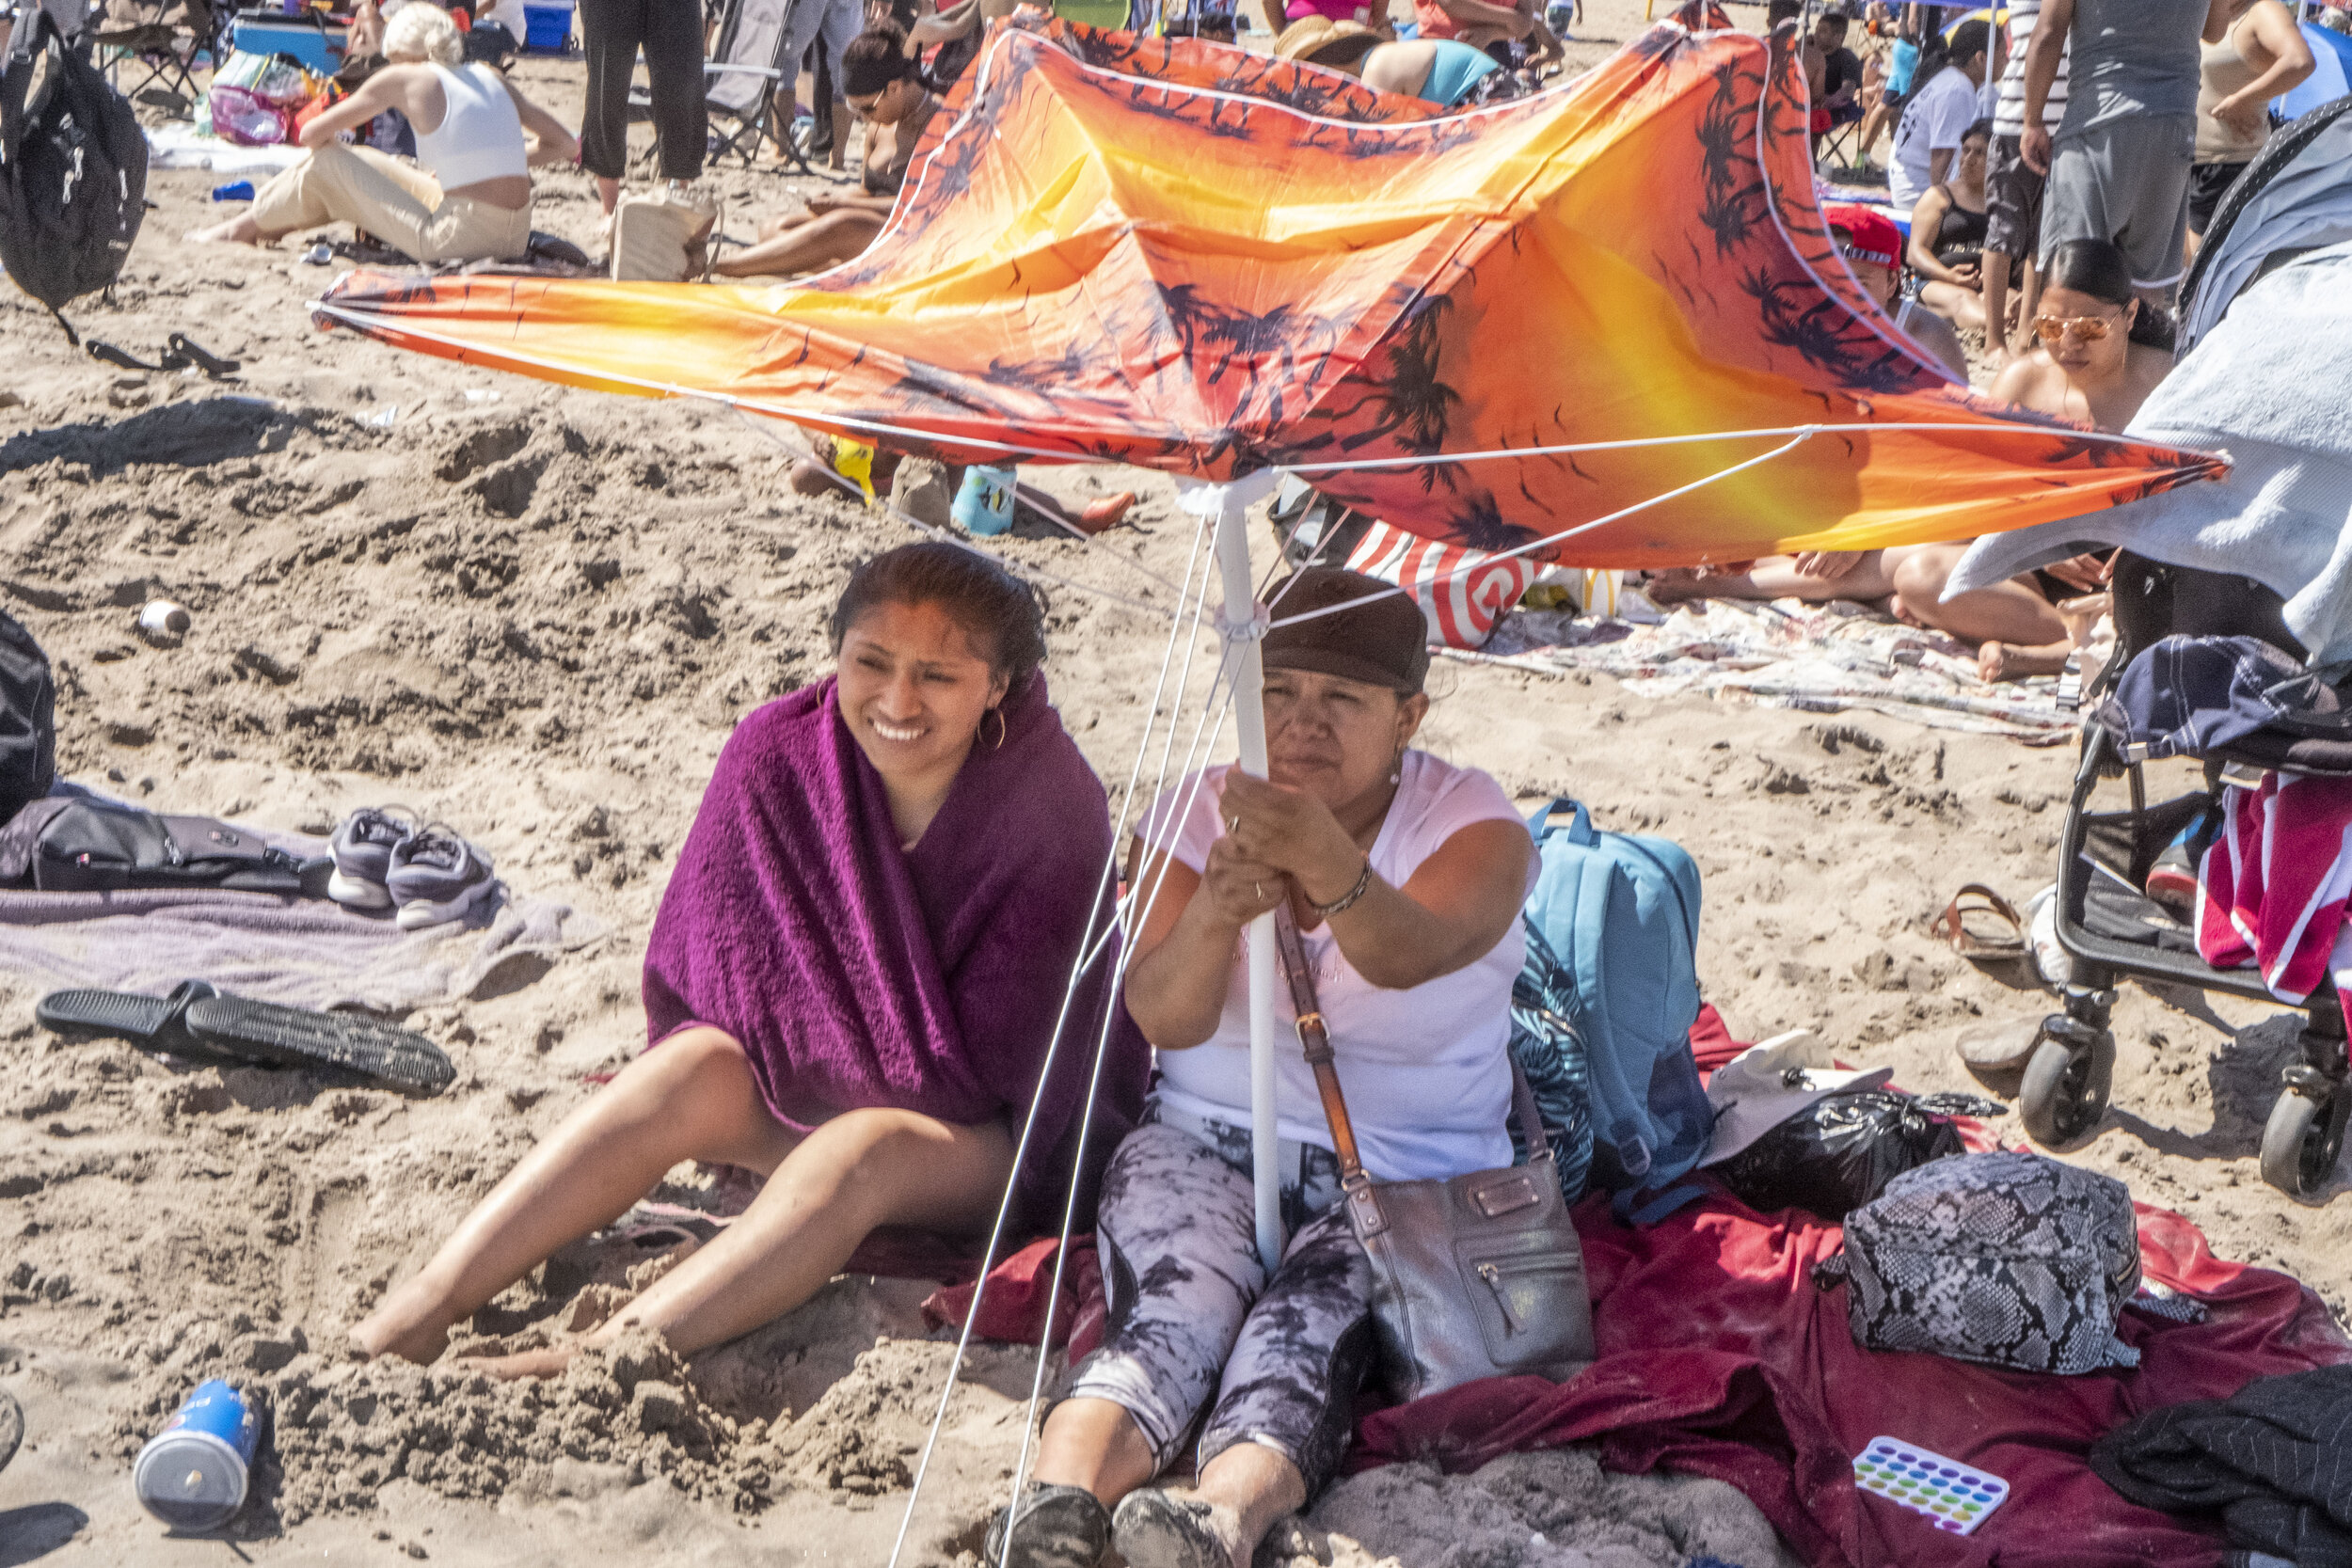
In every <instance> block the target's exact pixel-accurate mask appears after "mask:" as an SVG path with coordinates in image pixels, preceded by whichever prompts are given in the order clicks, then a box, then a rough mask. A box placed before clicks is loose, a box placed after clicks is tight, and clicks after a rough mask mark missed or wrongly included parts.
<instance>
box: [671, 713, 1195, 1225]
mask: <svg viewBox="0 0 2352 1568" xmlns="http://www.w3.org/2000/svg"><path fill="white" fill-rule="evenodd" d="M1001 711H1002V713H1003V715H1004V720H1005V724H1004V729H1003V731H1002V735H1001V744H997V745H990V744H987V743H986V742H981V743H978V744H976V745H975V746H974V747H973V749H972V754H971V756H970V757H969V758H968V759H966V761H965V762H964V765H963V767H962V768H961V771H959V772H958V773H957V775H956V780H955V783H954V784H953V785H952V786H951V787H950V788H949V790H948V793H947V799H946V803H945V804H943V805H942V806H941V807H940V809H939V815H938V816H936V817H934V818H932V820H931V824H930V827H929V828H928V829H926V830H925V831H924V833H923V837H922V839H921V840H920V841H919V842H918V843H917V844H916V845H915V846H914V848H912V849H901V848H900V847H899V845H898V832H897V830H896V828H895V827H894V826H893V825H892V822H891V817H890V803H889V800H888V798H887V796H886V795H885V794H884V792H883V789H882V776H881V775H880V774H878V773H876V772H875V771H874V768H873V765H872V764H871V763H869V762H868V761H866V754H865V753H864V752H861V751H860V750H859V749H858V745H857V742H856V740H855V739H854V738H853V737H852V736H850V730H849V726H848V725H847V724H846V723H845V722H844V721H843V720H842V718H841V713H840V707H839V705H838V703H837V701H836V700H835V696H834V681H833V680H832V679H831V678H828V679H826V680H825V681H823V682H822V683H821V684H819V685H817V686H814V687H809V688H805V689H802V690H799V691H795V692H793V693H791V694H790V695H789V696H786V697H782V698H779V699H777V700H776V701H775V702H772V703H769V704H767V705H765V706H763V707H760V708H758V709H756V710H755V711H754V712H753V713H751V714H750V715H749V716H747V717H746V718H745V719H744V720H743V721H742V723H741V724H739V725H738V726H737V728H736V731H735V733H734V735H733V736H729V737H728V740H727V743H726V746H725V748H724V749H723V751H722V752H720V753H719V766H718V768H717V770H716V771H715V772H713V773H712V775H711V779H710V787H709V789H708V790H707V791H706V792H705V794H704V796H703V802H702V809H701V811H700V812H698V813H697V814H696V816H695V817H694V826H693V828H692V829H691V831H690V832H688V833H687V835H686V844H685V847H683V848H682V849H680V850H679V852H678V862H677V869H676V871H675V873H674V874H673V875H672V877H671V879H670V885H669V888H668V890H667V891H666V892H665V893H663V895H662V897H661V911H660V914H659V915H658V916H657V917H656V918H655V920H654V927H653V940H652V942H650V944H649V945H648V947H647V949H646V953H645V981H644V996H645V1027H646V1030H647V1034H648V1037H649V1038H650V1039H652V1040H653V1041H655V1042H659V1041H660V1040H662V1039H664V1038H666V1037H669V1036H670V1035H673V1034H675V1033H676V1032H677V1031H678V1030H680V1029H682V1028H686V1027H689V1026H691V1025H693V1024H707V1025H710V1026H713V1027H716V1028H719V1029H723V1030H724V1031H725V1032H726V1033H727V1034H729V1035H731V1036H733V1037H735V1038H736V1039H737V1040H738V1041H739V1042H740V1043H741V1045H742V1047H743V1050H744V1053H745V1054H746V1055H747V1056H748V1057H749V1058H750V1059H751V1066H752V1072H753V1074H754V1076H755V1078H756V1079H757V1080H758V1083H759V1091H760V1096H761V1098H762V1099H763V1100H765V1101H767V1105H768V1109H769V1110H770V1111H771V1112H772V1113H773V1114H774V1115H775V1117H776V1119H777V1120H779V1121H781V1122H782V1123H784V1125H785V1126H787V1127H788V1128H790V1129H792V1130H793V1131H795V1132H806V1131H808V1130H809V1129H811V1128H814V1127H816V1126H817V1125H818V1123H820V1122H823V1121H825V1120H827V1119H829V1118H830V1117H834V1116H838V1115H839V1114H840V1113H842V1112H844V1111H849V1110H855V1109H859V1108H862V1107H867V1106H890V1107H894V1108H897V1109H899V1110H906V1111H915V1112H919V1113H921V1114H923V1115H925V1116H930V1117H937V1118H939V1119H940V1120H942V1121H946V1122H954V1123H960V1124H963V1125H967V1126H969V1125H977V1124H979V1123H982V1122H989V1121H995V1122H1000V1123H1003V1124H1004V1125H1005V1126H1006V1127H1007V1128H1008V1129H1009V1131H1011V1132H1013V1133H1014V1134H1015V1135H1018V1133H1019V1132H1020V1127H1021V1119H1022V1117H1024V1116H1025V1114H1026V1112H1027V1109H1028V1105H1029V1101H1030V1097H1031V1095H1032V1094H1033V1093H1035V1091H1036V1088H1037V1084H1038V1075H1039V1073H1040V1071H1041V1069H1042V1068H1043V1067H1044V1065H1045V1060H1046V1053H1047V1049H1048V1047H1049V1046H1050V1045H1051V1044H1052V1042H1053V1038H1054V1030H1055V1021H1056V1019H1057V1017H1059V1016H1060V1014H1061V1008H1062V996H1063V988H1064V985H1065V983H1066V981H1067V979H1068V977H1069V974H1070V970H1071V967H1072V965H1073V962H1074V961H1075V959H1076V958H1077V956H1078V953H1079V949H1080V947H1081V945H1082V944H1083V943H1084V942H1086V939H1087V937H1088V935H1089V930H1092V931H1095V932H1100V931H1101V930H1102V929H1103V928H1104V926H1105V925H1106V923H1107V922H1108V920H1109V918H1110V899H1109V896H1108V894H1107V892H1105V893H1104V895H1102V896H1101V897H1100V898H1099V899H1098V896H1097V892H1096V890H1097V887H1098V885H1099V884H1100V881H1101V878H1102V873H1103V866H1104V861H1105V859H1106V858H1107V857H1108V855H1109V853H1110V847H1111V827H1110V818H1109V815H1108V812H1107V810H1106V808H1105V804H1104V794H1103V786H1102V784H1100V783H1099V782H1098V781H1097V780H1096V779H1095V777H1094V774H1093V772H1092V770H1091V769H1089V768H1088V767H1087V763H1086V759H1085V758H1084V757H1083V756H1081V755H1080V754H1079V752H1078V748H1077V745H1076V743H1075V742H1073V740H1072V739H1071V738H1070V736H1069V734H1068V732H1067V731H1065V730H1064V729H1063V728H1062V725H1061V717H1060V715H1059V714H1057V712H1055V710H1054V708H1053V706H1052V705H1051V704H1050V703H1049V702H1048V701H1047V700H1046V693H1045V680H1044V677H1043V676H1042V675H1033V676H1031V677H1030V679H1029V681H1028V682H1027V684H1026V686H1025V689H1023V690H1021V691H1020V692H1018V693H1015V694H1013V695H1010V696H1009V697H1007V698H1006V700H1005V702H1004V704H1003V706H1002V709H1001ZM993 728H994V726H993V725H986V724H984V725H983V726H982V729H983V731H986V730H988V729H993ZM1117 952H1118V949H1117V946H1116V944H1115V943H1112V944H1108V945H1107V946H1106V950H1105V952H1104V954H1103V955H1101V956H1100V957H1098V958H1096V960H1095V962H1094V963H1093V964H1092V965H1091V966H1090V967H1089V971H1088V974H1087V977H1086V979H1085V981H1084V982H1083V983H1082V984H1081V985H1080V986H1079V988H1078V990H1077V993H1076V995H1075V996H1074V997H1073V998H1072V1005H1071V1008H1070V1013H1069V1019H1068V1022H1066V1023H1065V1024H1064V1025H1063V1028H1062V1044H1061V1049H1060V1050H1059V1051H1058V1052H1057V1053H1056V1054H1055V1057H1054V1063H1053V1071H1052V1075H1051V1079H1050V1081H1049V1082H1048V1083H1047V1084H1046V1086H1045V1091H1044V1094H1043V1097H1042V1101H1041V1104H1040V1105H1039V1108H1038V1117H1037V1126H1036V1129H1035V1131H1034V1132H1031V1134H1030V1139H1029V1151H1028V1155H1027V1157H1026V1158H1025V1160H1024V1161H1023V1163H1022V1168H1021V1171H1020V1173H1019V1198H1020V1202H1019V1204H1018V1206H1017V1210H1016V1212H1017V1214H1018V1215H1019V1216H1021V1217H1022V1219H1023V1221H1024V1223H1025V1224H1031V1225H1046V1226H1057V1225H1058V1224H1059V1221H1060V1217H1061V1206H1062V1202H1063V1200H1064V1198H1065V1196H1066V1195H1067V1194H1068V1192H1069V1191H1070V1183H1071V1181H1072V1180H1073V1177H1076V1178H1078V1179H1079V1180H1080V1186H1081V1194H1080V1196H1081V1206H1080V1211H1079V1213H1078V1216H1077V1225H1078V1227H1079V1228H1080V1229H1085V1228H1086V1227H1089V1225H1091V1223H1092V1218H1093V1206H1092V1191H1093V1186H1094V1179H1095V1178H1097V1177H1098V1176H1099V1175H1100V1172H1101V1170H1102V1166H1103V1164H1104V1161H1105V1160H1107V1159H1108V1158H1109V1156H1110V1153H1111V1150H1112V1149H1113V1148H1115V1147H1117V1145H1118V1143H1119V1140H1120V1138H1121V1137H1122V1136H1124V1135H1125V1133H1126V1132H1128V1131H1129V1130H1130V1129H1131V1128H1133V1127H1134V1126H1135V1124H1136V1117H1137V1116H1138V1115H1139V1113H1140V1111H1141V1107H1142V1101H1143V1089H1144V1083H1145V1080H1146V1078H1147V1076H1148V1075H1149V1073H1150V1068H1151V1050H1150V1047H1149V1046H1148V1045H1147V1044H1146V1043H1145V1041H1144V1039H1143V1037H1142V1035H1141V1034H1140V1032H1138V1031H1137V1030H1136V1026H1135V1024H1134V1023H1133V1022H1131V1021H1130V1020H1129V1019H1128V1018H1127V1015H1126V1010H1125V1009H1124V1008H1123V1007H1118V1008H1117V1016H1116V1018H1115V1019H1114V1020H1113V1022H1112V1025H1111V1032H1110V1043H1109V1047H1108V1051H1107V1053H1106V1055H1105V1058H1104V1063H1103V1072H1102V1079H1101V1083H1100V1085H1099V1087H1098V1089H1097V1091H1096V1093H1097V1101H1098V1103H1097V1106H1096V1110H1095V1114H1094V1117H1093V1124H1092V1127H1091V1128H1090V1130H1089V1132H1088V1134H1087V1148H1086V1158H1085V1161H1084V1165H1085V1169H1084V1170H1080V1169H1079V1168H1078V1166H1079V1161H1078V1160H1077V1158H1076V1156H1077V1148H1076V1145H1077V1138H1078V1126H1079V1119H1080V1118H1079V1113H1080V1112H1081V1110H1082V1109H1083V1108H1084V1105H1085V1102H1086V1095H1087V1082H1088V1077H1089V1069H1091V1066H1092V1059H1093V1051H1094V1045H1095V1042H1096V1041H1097V1040H1098V1039H1100V1038H1101V1037H1102V1030H1103V1017H1104V1008H1105V1007H1115V1006H1117V1005H1116V1001H1115V999H1114V998H1113V997H1112V996H1111V995H1110V986H1109V984H1108V980H1109V975H1110V974H1111V971H1112V966H1113V961H1114V960H1115V958H1116V957H1117Z"/></svg>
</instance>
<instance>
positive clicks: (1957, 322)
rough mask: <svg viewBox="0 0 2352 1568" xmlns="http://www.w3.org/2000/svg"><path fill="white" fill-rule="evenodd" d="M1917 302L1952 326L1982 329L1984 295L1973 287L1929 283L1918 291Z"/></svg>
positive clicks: (1988, 259)
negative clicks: (1965, 287)
mask: <svg viewBox="0 0 2352 1568" xmlns="http://www.w3.org/2000/svg"><path fill="white" fill-rule="evenodd" d="M1986 260H1987V261H1991V260H1992V258H1991V257H1990V256H1989V255H1988V256H1987V257H1986ZM1919 303H1920V304H1922V305H1924V306H1926V307H1927V308H1928V309H1931V310H1932V311H1934V312H1935V313H1936V314H1937V315H1939V316H1941V317H1943V318H1944V319H1945V320H1946V321H1947V322H1950V323H1951V324H1952V325H1954V326H1959V327H1965V328H1966V329H1967V330H1969V331H1971V332H1981V331H1982V330H1984V296H1983V295H1982V294H1980V293H1977V291H1976V290H1974V289H1963V288H1962V287H1961V286H1960V285H1959V284H1957V283H1944V282H1934V283H1930V284H1929V285H1928V286H1927V287H1926V288H1924V289H1921V290H1920V291H1919ZM1995 346H1997V345H1995Z"/></svg>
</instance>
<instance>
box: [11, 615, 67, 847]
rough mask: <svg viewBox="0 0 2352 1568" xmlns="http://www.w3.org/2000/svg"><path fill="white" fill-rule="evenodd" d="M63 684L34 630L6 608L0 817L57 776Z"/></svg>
mask: <svg viewBox="0 0 2352 1568" xmlns="http://www.w3.org/2000/svg"><path fill="white" fill-rule="evenodd" d="M56 710H57V689H56V682H54V681H53V680H52V679H51V678H50V674H49V656H48V655H47V654H44V653H42V652H41V651H40V643H38V642H36V641H33V634H32V633H31V632H29V631H26V630H25V629H24V626H21V625H19V624H18V623H17V622H16V621H14V620H13V619H11V618H10V617H9V616H8V615H7V614H6V613H0V822H6V821H8V818H10V817H12V816H15V815H16V814H17V813H18V812H20V811H22V810H24V807H25V806H26V805H27V804H29V803H30V802H32V801H34V800H40V798H41V797H42V796H44V795H46V794H48V793H49V786H50V785H51V784H54V783H55V782H56V777H57V712H56Z"/></svg>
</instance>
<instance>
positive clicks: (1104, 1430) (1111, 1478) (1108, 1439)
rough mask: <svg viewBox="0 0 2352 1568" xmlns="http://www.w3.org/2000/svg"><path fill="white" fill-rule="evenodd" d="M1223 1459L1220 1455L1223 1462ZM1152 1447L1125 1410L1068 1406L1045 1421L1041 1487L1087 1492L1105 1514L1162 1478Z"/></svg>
mask: <svg viewBox="0 0 2352 1568" xmlns="http://www.w3.org/2000/svg"><path fill="white" fill-rule="evenodd" d="M1219 1457H1220V1458H1221V1457H1223V1456H1222V1455H1220V1456H1219ZM1159 1471H1160V1467H1159V1465H1158V1463H1157V1462H1156V1461H1155V1460H1154V1459H1153V1457H1152V1445H1151V1444H1150V1443H1148V1442H1146V1441H1145V1440H1144V1436H1143V1429H1142V1428H1141V1427H1139V1426H1137V1425H1136V1418H1134V1417H1133V1416H1130V1415H1128V1414H1127V1407H1126V1406H1124V1405H1122V1404H1119V1403H1116V1402H1113V1401H1110V1400H1098V1399H1073V1400H1064V1401H1062V1402H1060V1403H1059V1404H1057V1405H1056V1406H1054V1408H1053V1410H1052V1412H1051V1413H1050V1414H1048V1415H1047V1416H1046V1418H1045V1430H1044V1432H1043V1433H1041V1434H1040V1435H1039V1438H1038V1450H1037V1468H1036V1469H1035V1470H1034V1471H1032V1472H1031V1473H1032V1475H1033V1476H1034V1477H1035V1479H1036V1480H1037V1481H1038V1482H1039V1484H1041V1485H1045V1486H1083V1487H1085V1488H1086V1489H1087V1490H1088V1491H1089V1492H1091V1493H1093V1494H1094V1496H1095V1497H1096V1498H1098V1499H1099V1500H1100V1501H1101V1502H1102V1504H1103V1506H1104V1508H1116V1507H1118V1506H1119V1499H1120V1498H1121V1497H1125V1496H1126V1495H1127V1494H1128V1493H1130V1492H1132V1491H1134V1490H1135V1489H1136V1487H1138V1486H1141V1485H1144V1484H1145V1483H1146V1482H1148V1481H1151V1479H1152V1477H1153V1476H1155V1475H1157V1474H1159Z"/></svg>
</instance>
